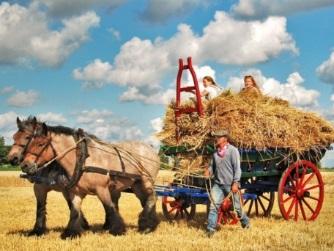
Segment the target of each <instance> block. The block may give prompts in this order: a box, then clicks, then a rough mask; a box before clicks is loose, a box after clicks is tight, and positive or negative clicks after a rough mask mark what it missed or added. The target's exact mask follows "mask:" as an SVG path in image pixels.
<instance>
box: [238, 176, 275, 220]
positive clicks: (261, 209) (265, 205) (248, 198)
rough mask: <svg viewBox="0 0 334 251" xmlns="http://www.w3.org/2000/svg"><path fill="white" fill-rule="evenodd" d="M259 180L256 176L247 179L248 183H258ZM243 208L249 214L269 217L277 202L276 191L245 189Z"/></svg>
mask: <svg viewBox="0 0 334 251" xmlns="http://www.w3.org/2000/svg"><path fill="white" fill-rule="evenodd" d="M258 182H259V181H258V180H257V178H256V177H252V178H250V179H248V180H247V182H246V184H251V185H256V184H257V183H258ZM244 193H246V195H245V198H244V204H243V210H244V212H246V213H247V215H248V216H253V215H255V216H256V217H269V216H270V214H271V211H272V209H273V206H274V202H275V192H274V191H255V190H254V191H251V190H245V191H244Z"/></svg>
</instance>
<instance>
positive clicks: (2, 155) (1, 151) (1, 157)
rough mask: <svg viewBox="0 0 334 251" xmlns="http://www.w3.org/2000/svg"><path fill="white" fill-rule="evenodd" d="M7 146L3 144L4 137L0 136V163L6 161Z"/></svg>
mask: <svg viewBox="0 0 334 251" xmlns="http://www.w3.org/2000/svg"><path fill="white" fill-rule="evenodd" d="M7 153H8V147H6V146H5V138H4V137H2V136H0V164H5V163H7Z"/></svg>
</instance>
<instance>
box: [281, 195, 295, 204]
mask: <svg viewBox="0 0 334 251" xmlns="http://www.w3.org/2000/svg"><path fill="white" fill-rule="evenodd" d="M292 198H294V195H290V196H288V197H287V198H285V199H284V200H283V202H284V203H285V202H287V201H289V200H291V199H292Z"/></svg>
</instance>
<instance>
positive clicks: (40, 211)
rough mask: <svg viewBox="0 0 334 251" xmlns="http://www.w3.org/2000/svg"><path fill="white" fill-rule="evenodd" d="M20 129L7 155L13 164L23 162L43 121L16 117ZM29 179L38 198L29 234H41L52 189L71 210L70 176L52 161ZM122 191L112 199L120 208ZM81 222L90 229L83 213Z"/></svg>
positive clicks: (84, 227) (106, 221) (105, 224)
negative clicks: (23, 157)
mask: <svg viewBox="0 0 334 251" xmlns="http://www.w3.org/2000/svg"><path fill="white" fill-rule="evenodd" d="M16 124H17V128H18V131H17V132H16V133H15V134H14V135H13V139H14V143H13V145H12V147H11V149H10V151H9V153H8V155H7V159H8V160H9V161H10V163H11V164H12V165H17V164H20V163H21V160H22V156H23V154H24V151H25V148H26V147H27V145H28V143H29V142H30V140H31V138H32V137H33V134H34V131H35V129H36V128H37V127H38V126H41V122H38V121H37V119H36V117H28V118H27V119H26V120H23V121H21V120H20V119H19V117H17V118H16ZM27 178H28V180H29V181H31V182H33V183H34V185H33V190H34V194H35V198H36V204H37V206H36V220H35V224H34V227H33V229H32V230H31V231H30V232H29V233H28V236H32V235H36V236H41V235H43V234H45V232H46V200H47V194H48V193H49V192H50V191H56V192H61V193H62V194H63V196H64V198H65V200H66V202H67V205H68V207H69V209H70V210H71V205H72V204H71V200H70V197H69V193H68V191H67V189H66V185H67V184H68V182H69V177H68V175H67V173H66V172H65V170H64V169H63V168H62V166H61V165H59V164H58V163H57V162H54V163H51V164H50V166H49V169H44V170H41V171H39V172H38V173H36V175H35V176H28V177H27ZM119 198H120V193H118V194H117V193H113V194H112V199H113V202H114V203H115V205H116V208H117V210H118V200H119ZM80 215H81V218H80V222H81V226H82V228H83V229H89V225H88V222H87V220H86V218H85V216H84V214H83V213H81V214H80ZM108 217H109V216H108V215H107V214H106V220H105V223H104V225H103V228H104V229H106V228H107V227H108V225H109V223H108V221H109V220H108Z"/></svg>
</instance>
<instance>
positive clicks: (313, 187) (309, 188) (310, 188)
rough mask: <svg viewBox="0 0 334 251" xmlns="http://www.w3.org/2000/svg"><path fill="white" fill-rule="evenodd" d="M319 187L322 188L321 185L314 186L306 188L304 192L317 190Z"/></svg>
mask: <svg viewBox="0 0 334 251" xmlns="http://www.w3.org/2000/svg"><path fill="white" fill-rule="evenodd" d="M318 187H320V184H318V185H314V186H311V187H308V188H304V190H305V191H308V190H312V189H315V188H318Z"/></svg>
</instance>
